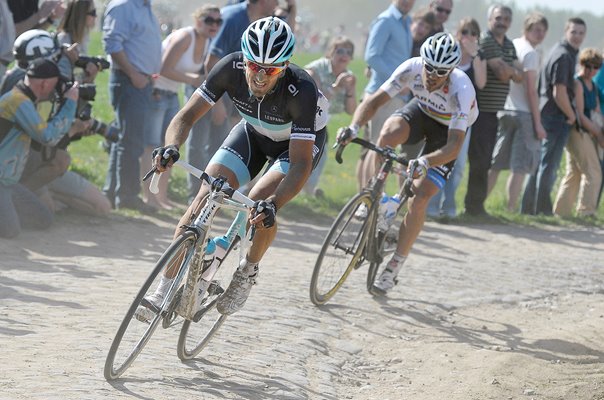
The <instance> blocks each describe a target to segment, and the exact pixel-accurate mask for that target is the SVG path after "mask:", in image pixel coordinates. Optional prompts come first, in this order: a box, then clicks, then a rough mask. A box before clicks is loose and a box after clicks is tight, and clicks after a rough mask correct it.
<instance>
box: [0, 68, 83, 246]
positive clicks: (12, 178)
mask: <svg viewBox="0 0 604 400" xmlns="http://www.w3.org/2000/svg"><path fill="white" fill-rule="evenodd" d="M59 75H60V72H59V68H58V67H57V65H56V63H55V62H53V61H51V60H48V59H43V58H40V59H37V60H34V61H32V62H31V63H30V65H29V67H28V68H27V72H26V75H25V78H24V79H23V81H21V82H19V83H17V84H16V85H15V87H14V88H13V89H12V90H11V91H10V92H7V93H6V94H4V95H3V96H2V97H0V237H5V238H10V237H15V236H17V235H18V234H19V233H20V231H21V227H22V226H23V227H31V228H38V229H44V228H47V227H48V226H49V225H50V224H51V222H52V213H51V211H50V210H49V209H48V208H47V207H46V206H44V205H43V204H42V202H41V201H40V200H39V199H38V198H37V196H36V195H35V194H34V193H32V192H31V191H29V190H28V189H26V188H25V187H24V186H22V185H21V184H19V178H20V177H21V174H22V173H23V168H24V166H25V163H26V161H27V157H28V154H29V149H30V145H31V141H32V140H34V141H36V142H38V143H40V144H43V145H50V146H52V145H55V144H56V143H58V142H59V140H60V139H61V138H62V137H63V136H64V135H65V134H67V133H68V132H69V131H70V128H71V125H72V123H73V121H74V118H75V112H76V104H77V100H78V87H77V84H76V85H74V86H73V87H71V88H69V89H68V90H67V91H66V92H65V95H64V97H65V102H64V103H63V105H62V106H61V109H60V110H59V111H58V112H57V113H56V114H55V115H54V116H53V117H52V118H50V119H49V120H48V121H46V120H45V119H44V118H43V117H42V116H41V115H40V113H39V112H38V110H37V109H36V106H37V104H38V103H39V102H41V101H44V100H48V99H50V98H51V97H52V96H53V94H54V92H55V90H56V89H55V88H56V86H57V83H58V81H59Z"/></svg>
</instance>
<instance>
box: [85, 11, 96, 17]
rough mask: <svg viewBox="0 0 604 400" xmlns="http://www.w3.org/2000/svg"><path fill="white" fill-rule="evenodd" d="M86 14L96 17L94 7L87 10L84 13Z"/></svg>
mask: <svg viewBox="0 0 604 400" xmlns="http://www.w3.org/2000/svg"><path fill="white" fill-rule="evenodd" d="M86 15H90V16H91V17H96V9H94V10H90V11H88V12H87V13H86Z"/></svg>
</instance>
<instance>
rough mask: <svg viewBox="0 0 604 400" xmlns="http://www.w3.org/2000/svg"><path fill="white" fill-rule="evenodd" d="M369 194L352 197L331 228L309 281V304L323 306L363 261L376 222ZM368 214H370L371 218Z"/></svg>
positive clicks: (362, 193) (363, 193)
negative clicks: (372, 221)
mask: <svg viewBox="0 0 604 400" xmlns="http://www.w3.org/2000/svg"><path fill="white" fill-rule="evenodd" d="M372 203H373V198H372V197H371V193H369V192H361V193H359V194H357V195H355V196H354V197H353V198H352V199H351V200H350V201H349V202H348V203H346V205H345V206H344V208H343V209H342V211H340V213H339V214H338V216H337V218H336V220H335V221H334V223H333V224H332V226H331V228H330V229H329V232H328V233H327V236H326V237H325V240H324V241H323V246H322V247H321V251H320V252H319V256H318V257H317V261H316V263H315V268H314V270H313V273H312V278H311V281H310V301H312V302H313V304H315V305H322V304H325V303H326V302H327V301H328V300H329V299H330V298H331V297H332V296H333V295H334V294H335V293H336V292H337V291H338V289H339V288H340V287H341V286H342V284H343V283H344V281H346V278H347V277H348V275H349V274H350V272H351V271H352V270H353V268H356V267H358V266H359V265H360V264H361V263H362V262H363V261H364V250H365V244H366V243H367V237H368V235H367V231H368V229H369V227H370V226H371V224H370V222H371V220H372V219H374V218H375V212H371V206H372ZM370 212H371V214H370Z"/></svg>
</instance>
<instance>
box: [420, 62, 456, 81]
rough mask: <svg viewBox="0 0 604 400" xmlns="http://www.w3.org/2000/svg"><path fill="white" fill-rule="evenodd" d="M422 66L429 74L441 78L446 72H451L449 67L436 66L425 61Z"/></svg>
mask: <svg viewBox="0 0 604 400" xmlns="http://www.w3.org/2000/svg"><path fill="white" fill-rule="evenodd" d="M424 68H425V69H426V72H427V73H428V74H429V75H436V76H438V77H439V78H442V77H444V76H447V74H448V73H449V72H451V70H450V69H448V68H436V67H435V66H433V65H430V64H428V63H427V62H424Z"/></svg>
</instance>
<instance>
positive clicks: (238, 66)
mask: <svg viewBox="0 0 604 400" xmlns="http://www.w3.org/2000/svg"><path fill="white" fill-rule="evenodd" d="M233 68H234V69H245V63H244V62H243V61H241V60H235V61H233Z"/></svg>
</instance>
